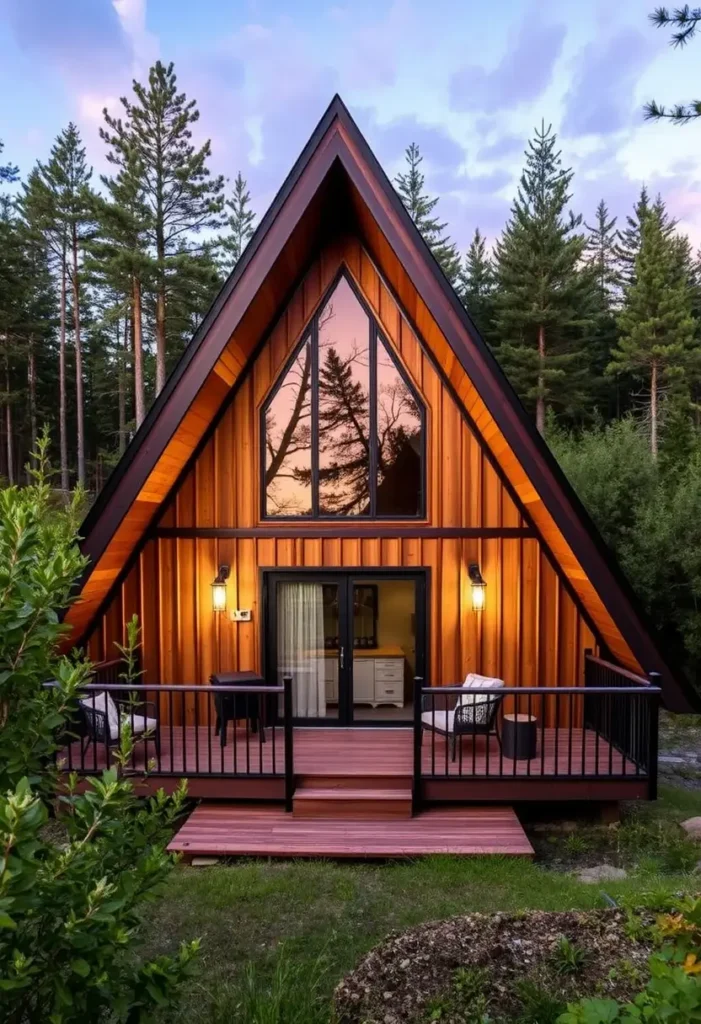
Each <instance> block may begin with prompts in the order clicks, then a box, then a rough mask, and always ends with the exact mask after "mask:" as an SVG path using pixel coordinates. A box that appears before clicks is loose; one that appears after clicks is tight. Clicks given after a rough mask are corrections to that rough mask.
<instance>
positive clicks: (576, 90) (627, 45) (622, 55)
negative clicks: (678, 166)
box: [562, 28, 658, 135]
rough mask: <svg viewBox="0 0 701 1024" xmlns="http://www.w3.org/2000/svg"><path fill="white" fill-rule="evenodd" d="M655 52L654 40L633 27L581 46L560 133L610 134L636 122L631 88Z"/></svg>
mask: <svg viewBox="0 0 701 1024" xmlns="http://www.w3.org/2000/svg"><path fill="white" fill-rule="evenodd" d="M657 52H658V48H657V47H656V46H655V41H654V39H653V38H652V37H651V36H650V35H649V34H648V35H643V33H642V32H638V31H637V30H636V29H634V28H624V29H621V31H620V32H618V33H617V34H616V35H615V36H612V37H611V38H610V39H609V40H608V41H606V42H602V41H601V40H600V39H597V40H596V42H592V43H589V44H588V45H587V46H585V47H584V49H583V50H582V51H581V53H580V54H579V56H578V58H577V61H576V65H575V73H574V80H573V84H572V87H571V89H570V90H569V91H568V93H567V95H566V97H565V114H564V117H563V121H562V134H563V135H590V134H592V135H611V134H612V133H613V132H618V131H621V129H623V128H627V127H628V126H629V125H630V124H631V123H632V122H634V121H639V120H640V118H641V111H640V110H639V109H638V108H637V107H636V106H635V104H634V101H633V95H634V87H635V84H636V82H637V80H638V78H639V76H640V73H641V71H642V70H643V69H644V68H645V67H646V65H647V64H649V62H650V61H651V60H652V58H653V56H654V55H655V53H657Z"/></svg>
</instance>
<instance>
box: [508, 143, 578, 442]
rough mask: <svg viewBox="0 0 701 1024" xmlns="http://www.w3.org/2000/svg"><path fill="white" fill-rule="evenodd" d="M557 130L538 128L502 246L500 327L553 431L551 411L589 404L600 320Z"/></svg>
mask: <svg viewBox="0 0 701 1024" xmlns="http://www.w3.org/2000/svg"><path fill="white" fill-rule="evenodd" d="M556 141H557V136H556V135H555V134H554V133H553V131H552V128H551V127H548V128H547V129H546V128H545V124H543V125H542V126H541V128H540V129H536V132H535V137H534V139H533V140H531V141H530V142H529V147H528V150H527V151H526V166H525V168H524V171H523V174H522V176H521V182H520V186H519V190H518V195H517V198H516V200H515V201H514V204H513V206H512V208H511V217H510V219H509V221H508V223H507V226H506V228H505V230H504V233H503V235H502V237H501V239H500V240H499V242H498V244H497V247H496V269H497V281H498V290H497V305H496V328H497V333H498V335H499V338H500V343H501V344H500V349H499V353H500V357H501V361H502V365H503V366H504V368H505V370H506V371H507V373H508V374H509V375H510V377H511V380H512V382H513V384H514V386H515V387H516V389H517V391H518V392H519V393H520V394H521V396H522V397H523V398H524V400H525V401H526V402H527V403H528V404H529V405H531V406H535V412H536V424H537V427H538V430H539V431H540V432H541V433H544V431H545V418H546V409H547V407H548V405H557V406H559V407H560V408H562V409H564V410H565V411H566V412H567V413H569V414H570V415H575V414H577V413H578V412H579V410H580V409H581V408H582V407H583V406H584V403H585V400H586V397H587V396H586V389H587V367H586V366H585V365H584V364H583V361H582V357H581V351H582V349H583V347H585V346H586V343H587V341H588V339H589V336H590V334H591V331H592V328H593V324H594V320H595V292H594V289H595V281H594V279H593V274H592V272H591V270H590V269H589V268H587V267H586V266H582V259H583V255H584V250H585V245H586V239H585V237H584V235H583V234H582V233H581V232H579V231H578V230H577V228H578V227H579V225H580V223H581V218H580V217H573V216H572V215H571V214H570V216H569V218H566V217H565V207H566V206H567V204H568V202H569V200H570V194H569V188H570V184H571V181H572V171H571V170H565V169H563V167H562V159H561V154H560V152H559V151H557V150H556V149H555V144H556Z"/></svg>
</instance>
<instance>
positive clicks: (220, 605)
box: [212, 565, 229, 612]
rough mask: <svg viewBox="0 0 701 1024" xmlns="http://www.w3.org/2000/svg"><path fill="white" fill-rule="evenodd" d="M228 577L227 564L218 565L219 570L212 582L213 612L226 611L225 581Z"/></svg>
mask: <svg viewBox="0 0 701 1024" xmlns="http://www.w3.org/2000/svg"><path fill="white" fill-rule="evenodd" d="M228 578H229V566H228V565H220V566H219V572H218V573H217V575H216V576H215V578H214V582H213V583H212V608H213V609H214V611H215V612H224V611H226V581H227V580H228Z"/></svg>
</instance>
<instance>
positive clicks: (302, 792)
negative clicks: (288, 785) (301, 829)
mask: <svg viewBox="0 0 701 1024" xmlns="http://www.w3.org/2000/svg"><path fill="white" fill-rule="evenodd" d="M292 813H293V815H294V816H295V817H296V818H355V819H363V818H410V817H411V790H410V789H367V788H360V789H350V788H348V787H345V786H337V787H335V788H331V789H311V788H309V789H298V790H297V791H296V792H295V795H294V801H293V805H292Z"/></svg>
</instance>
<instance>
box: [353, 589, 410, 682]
mask: <svg viewBox="0 0 701 1024" xmlns="http://www.w3.org/2000/svg"><path fill="white" fill-rule="evenodd" d="M363 582H368V583H374V584H375V586H376V587H377V642H378V644H379V646H380V647H384V646H389V645H397V646H399V647H401V649H402V651H403V652H404V658H405V659H406V662H407V665H408V666H409V670H410V672H411V675H412V676H413V675H414V672H415V666H416V650H415V648H416V634H415V628H416V587H415V585H414V581H413V580H367V581H363Z"/></svg>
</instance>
